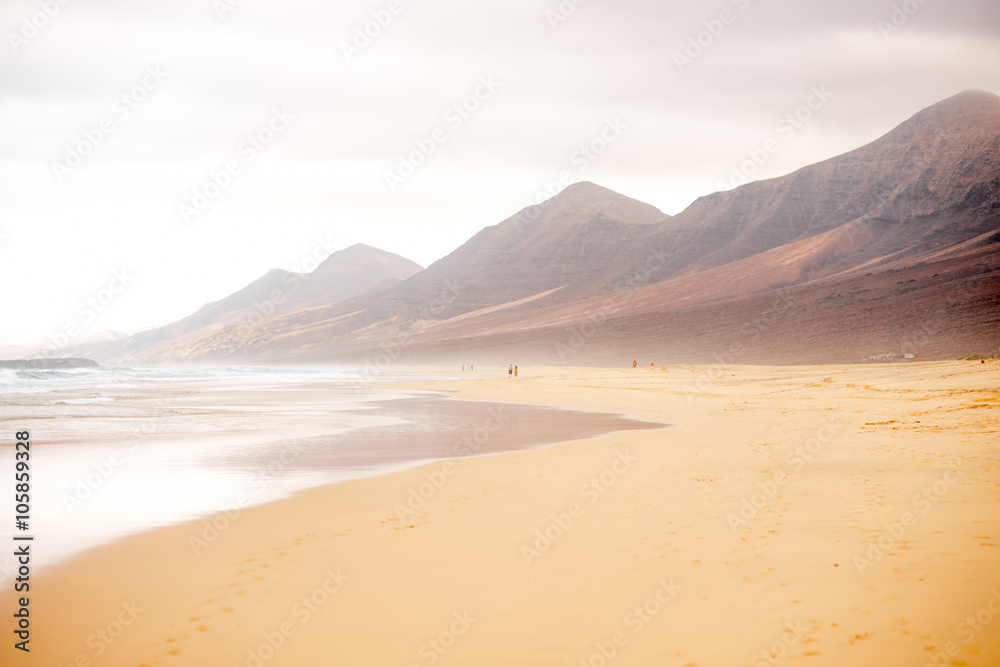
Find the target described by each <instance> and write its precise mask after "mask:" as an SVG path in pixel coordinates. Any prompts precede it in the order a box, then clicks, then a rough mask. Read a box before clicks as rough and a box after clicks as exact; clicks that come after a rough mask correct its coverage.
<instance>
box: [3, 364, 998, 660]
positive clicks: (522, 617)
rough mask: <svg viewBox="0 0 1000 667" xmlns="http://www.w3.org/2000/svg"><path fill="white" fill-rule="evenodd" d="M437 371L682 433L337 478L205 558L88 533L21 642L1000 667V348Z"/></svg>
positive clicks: (69, 649)
mask: <svg viewBox="0 0 1000 667" xmlns="http://www.w3.org/2000/svg"><path fill="white" fill-rule="evenodd" d="M420 387H421V388H432V389H446V390H454V391H457V392H458V396H459V397H461V398H468V399H483V400H494V401H510V402H523V403H539V404H548V405H560V406H567V407H573V408H578V409H584V410H594V411H602V412H622V413H629V414H633V415H636V416H638V417H642V418H645V419H649V420H657V421H663V422H670V423H674V424H677V425H678V427H677V428H671V429H664V430H647V431H631V432H626V433H619V434H616V435H610V436H605V437H600V438H596V439H592V440H586V441H577V442H571V443H566V444H562V445H558V446H555V447H552V448H549V449H545V450H541V451H529V452H518V453H510V454H504V455H502V456H490V457H481V458H468V459H458V460H455V461H452V462H450V463H433V464H429V465H427V466H424V467H422V468H418V469H414V470H410V471H406V472H402V473H395V474H391V475H386V476H382V477H378V478H373V479H367V480H360V481H354V482H346V483H342V484H337V485H333V486H329V487H325V488H320V489H314V490H311V491H307V492H303V493H300V494H298V495H297V496H295V497H293V498H291V499H288V500H285V501H280V502H275V503H272V504H269V505H265V506H261V507H256V508H251V509H249V510H244V511H242V512H240V514H239V515H238V516H235V517H232V518H231V520H230V521H229V524H230V526H229V527H228V529H226V530H224V531H222V532H221V533H220V534H219V535H218V537H216V538H214V539H212V540H211V541H210V543H209V544H208V546H207V548H203V549H201V550H200V551H199V552H198V554H197V555H195V553H194V549H193V548H192V541H191V540H192V537H197V536H202V537H204V535H205V532H204V530H205V527H204V523H203V522H201V521H198V522H192V523H190V524H185V525H180V526H175V527H171V528H166V529H160V530H155V531H151V532H149V533H146V534H142V535H138V536H134V537H131V538H128V539H125V540H122V541H119V542H117V543H114V544H111V545H108V546H106V547H102V548H98V549H95V550H92V551H89V552H87V553H86V554H85V555H84V556H82V557H79V558H77V559H74V560H73V561H71V562H69V563H66V564H64V565H61V566H59V567H56V568H53V569H51V570H49V571H48V572H45V573H43V574H41V575H40V576H39V577H38V578H37V580H35V581H34V582H33V591H32V596H33V597H32V602H31V609H32V613H33V615H34V619H33V626H32V627H33V634H32V641H31V647H32V651H31V653H30V654H29V655H28V656H25V655H24V654H20V653H15V652H14V651H13V650H12V648H11V646H12V644H13V641H12V640H11V635H10V634H9V631H8V630H5V631H4V635H6V636H7V637H8V639H7V640H6V641H5V642H4V646H3V647H2V649H0V662H2V664H4V665H8V664H18V665H20V664H24V665H36V664H37V665H68V664H79V665H87V664H93V665H123V666H124V665H128V666H130V667H136V666H138V665H205V666H212V667H219V666H224V667H229V666H230V665H245V666H248V667H254V666H255V665H257V666H263V665H267V666H268V667H270V666H275V667H277V666H281V665H310V666H311V665H350V666H382V665H385V666H394V667H395V666H399V667H407V666H409V665H419V666H423V665H443V666H448V665H467V666H470V667H471V666H477V667H478V666H492V665H497V666H500V665H505V666H506V665H537V666H539V667H542V666H562V665H565V666H572V667H577V666H578V665H592V666H593V667H601V666H602V665H611V666H618V665H622V666H625V665H663V666H667V665H679V666H693V665H698V666H699V667H705V666H710V665H719V666H730V665H772V664H787V665H799V664H801V665H809V666H813V665H815V666H820V665H830V666H834V665H835V666H837V667H842V666H844V665H880V666H881V665H913V666H914V667H919V666H921V665H925V664H951V665H981V666H987V665H998V664H1000V547H998V545H1000V482H998V479H997V471H998V470H1000V466H998V455H1000V437H998V431H1000V412H998V409H1000V389H998V388H1000V367H998V364H996V363H988V364H979V363H970V362H944V363H932V364H900V365H857V366H812V367H748V366H739V367H732V368H728V367H727V368H726V369H724V371H723V369H721V368H712V367H707V366H684V367H669V368H659V367H657V368H655V369H649V368H640V369H636V370H632V369H627V370H611V369H589V368H587V369H583V368H580V369H565V368H560V369H521V377H520V378H518V379H517V380H509V379H508V378H507V377H506V374H505V373H504V374H503V376H499V372H498V378H497V379H476V380H466V381H462V382H440V383H422V384H421V385H420ZM483 437H485V436H483ZM414 494H415V495H414ZM421 494H423V495H421ZM423 496H426V498H424V497H423ZM421 502H422V504H421ZM413 508H415V509H413ZM411 509H412V513H411ZM3 601H4V602H3V605H2V607H3V611H4V616H5V617H6V618H8V619H10V614H9V613H8V612H9V610H10V609H12V600H11V599H10V594H9V592H7V591H5V593H4V598H3ZM7 625H8V626H10V625H11V621H10V620H8V621H7ZM12 660H13V661H12Z"/></svg>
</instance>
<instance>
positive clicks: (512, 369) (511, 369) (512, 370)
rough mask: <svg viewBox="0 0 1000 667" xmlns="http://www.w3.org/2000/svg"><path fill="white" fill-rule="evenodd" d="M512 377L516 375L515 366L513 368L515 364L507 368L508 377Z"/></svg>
mask: <svg viewBox="0 0 1000 667" xmlns="http://www.w3.org/2000/svg"><path fill="white" fill-rule="evenodd" d="M512 375H514V366H513V364H511V365H510V366H508V367H507V377H511V376H512Z"/></svg>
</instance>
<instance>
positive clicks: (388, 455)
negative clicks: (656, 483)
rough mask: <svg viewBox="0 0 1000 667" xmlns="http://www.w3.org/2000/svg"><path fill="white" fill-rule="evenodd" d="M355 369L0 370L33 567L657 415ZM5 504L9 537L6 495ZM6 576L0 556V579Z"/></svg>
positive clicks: (1, 400)
mask: <svg viewBox="0 0 1000 667" xmlns="http://www.w3.org/2000/svg"><path fill="white" fill-rule="evenodd" d="M361 379H362V378H361V376H360V375H359V374H357V373H352V372H350V371H345V370H336V369H267V368H211V369H128V368H91V369H58V370H44V371H34V370H32V371H14V370H9V369H0V480H3V481H0V492H2V491H3V485H4V484H11V485H12V484H13V474H14V443H15V434H16V432H17V431H23V430H27V431H29V432H30V433H31V441H32V447H31V485H32V488H31V491H32V495H31V505H32V507H31V519H30V523H29V530H28V531H27V532H25V533H19V534H28V535H33V536H34V545H35V546H34V549H33V551H34V558H33V565H34V567H35V568H37V567H39V566H41V567H42V568H44V567H45V566H48V565H51V564H53V563H56V562H59V561H60V560H62V559H65V558H69V557H72V556H73V555H74V554H77V553H80V552H81V551H84V550H86V549H89V548H91V547H94V546H96V545H99V544H102V543H106V542H108V541H111V540H114V539H116V538H119V537H122V536H125V535H129V534H132V533H136V532H140V531H143V530H149V529H153V528H156V527H158V526H165V525H172V524H176V523H180V522H182V521H186V520H190V519H196V518H199V517H211V516H214V515H216V514H217V513H219V512H225V511H229V512H232V511H234V510H237V509H243V508H245V507H249V506H252V505H257V504H261V503H265V502H269V501H273V500H276V499H279V498H283V497H287V496H288V495H290V494H292V493H294V492H296V491H299V490H301V489H306V488H310V487H315V486H320V485H325V484H330V483H335V482H340V481H344V480H348V479H358V478H363V477H370V476H374V475H379V474H384V473H387V472H391V471H395V470H401V469H405V468H408V467H412V466H415V465H419V464H422V463H426V462H428V461H433V460H438V459H444V458H456V457H462V456H470V455H476V456H481V455H490V454H498V453H503V452H506V451H512V450H518V449H530V448H536V447H542V446H546V445H550V444H553V443H555V442H560V441H565V440H571V439H578V438H584V437H593V436H596V435H600V434H603V433H608V432H612V431H616V430H625V429H631V428H660V427H663V426H664V425H662V424H652V423H649V422H642V421H639V420H635V419H631V418H628V417H626V416H621V415H602V414H597V413H581V412H574V411H567V410H562V409H558V408H546V407H539V406H530V405H518V404H497V403H481V402H473V401H459V400H455V399H452V398H449V397H447V396H446V395H443V394H440V393H437V392H420V391H411V390H405V391H404V390H399V389H394V388H393V387H392V386H391V385H390V384H387V382H390V381H392V380H404V379H405V380H415V379H421V380H426V379H439V378H435V377H433V376H421V377H416V376H395V377H385V378H381V379H382V380H383V382H379V383H371V382H364V383H363V382H361ZM440 379H443V378H440ZM10 490H11V491H13V488H11V489H10ZM3 496H7V497H10V494H7V493H3V494H2V496H0V497H3ZM4 505H5V507H4V508H3V511H2V512H0V517H3V518H2V519H0V520H3V521H4V523H5V524H6V526H5V529H4V531H3V533H4V534H8V535H9V534H10V533H13V532H15V527H14V516H13V514H14V511H13V510H14V508H13V502H8V503H5V504H4ZM12 574H13V561H12V559H11V558H10V557H6V558H4V557H0V579H2V580H6V579H8V578H10V577H11V575H12Z"/></svg>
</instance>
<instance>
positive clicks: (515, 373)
mask: <svg viewBox="0 0 1000 667" xmlns="http://www.w3.org/2000/svg"><path fill="white" fill-rule="evenodd" d="M514 377H517V366H514Z"/></svg>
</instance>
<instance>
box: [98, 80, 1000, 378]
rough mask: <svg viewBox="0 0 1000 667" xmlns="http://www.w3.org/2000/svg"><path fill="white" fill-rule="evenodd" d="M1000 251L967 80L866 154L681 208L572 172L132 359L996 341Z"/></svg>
mask: <svg viewBox="0 0 1000 667" xmlns="http://www.w3.org/2000/svg"><path fill="white" fill-rule="evenodd" d="M998 257H1000V100H998V98H997V97H996V96H995V95H992V94H990V93H985V92H982V91H966V92H964V93H961V94H959V95H956V96H954V97H952V98H949V99H947V100H945V101H943V102H941V103H939V104H936V105H934V106H932V107H930V108H928V109H925V110H923V111H921V112H920V113H918V114H916V115H915V116H914V117H912V118H910V119H909V120H907V121H905V122H904V123H902V124H901V125H899V126H898V127H897V128H895V129H894V130H892V131H891V132H889V133H888V134H887V135H885V136H884V137H882V138H880V139H878V140H877V141H874V142H872V143H871V144H868V145H867V146H863V147H861V148H859V149H857V150H854V151H851V152H849V153H846V154H844V155H841V156H838V157H835V158H832V159H830V160H826V161H824V162H821V163H819V164H815V165H811V166H808V167H805V168H803V169H800V170H798V171H796V172H794V173H791V174H788V175H787V176H783V177H780V178H774V179H769V180H765V181H759V182H755V183H750V184H747V185H745V186H742V187H740V188H737V189H735V190H731V191H727V192H719V193H715V194H712V195H708V196H706V197H702V198H700V199H699V200H697V201H696V202H695V203H693V204H692V205H691V206H690V207H689V208H688V209H686V210H685V211H683V212H682V213H680V214H679V215H677V216H675V217H673V218H671V217H668V216H666V215H663V214H662V213H660V212H659V211H657V210H656V209H655V208H653V207H650V206H648V205H645V204H642V203H641V202H637V201H635V200H632V199H629V198H628V197H625V196H623V195H619V194H617V193H614V192H611V191H610V190H607V189H605V188H601V187H600V186H596V185H594V184H591V183H581V184H577V185H574V186H571V187H569V188H567V189H566V190H565V191H563V192H562V193H560V194H559V195H557V196H556V197H553V198H552V199H550V200H549V201H547V202H545V203H543V204H541V205H539V206H536V207H530V208H528V209H525V210H524V211H521V212H520V213H518V214H517V215H515V216H513V217H511V218H509V219H508V220H505V221H504V222H502V223H500V224H498V225H495V226H492V227H487V228H486V229H484V230H483V231H481V232H480V233H479V234H477V235H476V236H474V237H473V238H472V239H470V240H469V241H468V242H466V243H465V244H464V245H463V246H461V247H460V248H459V249H457V250H456V251H455V252H454V253H452V254H450V255H449V256H447V257H445V258H444V259H442V260H440V261H438V262H436V263H435V264H433V265H431V266H430V267H429V268H428V269H426V270H425V271H422V272H420V273H417V274H415V275H413V276H412V277H410V278H408V279H406V280H404V281H402V282H401V283H399V284H398V285H396V286H394V287H391V288H389V289H386V290H384V291H381V292H378V293H370V292H369V293H367V294H363V295H360V296H351V297H348V298H344V299H341V300H337V301H334V302H332V303H330V302H327V303H325V304H319V305H315V306H313V307H309V308H302V309H298V310H294V311H292V310H289V309H286V310H285V311H284V314H282V313H275V316H273V317H271V318H269V319H266V320H264V321H263V322H260V323H259V324H258V325H257V326H256V327H255V328H254V330H253V331H251V332H248V331H246V330H245V327H244V330H240V329H239V328H238V327H233V326H217V327H214V328H211V329H200V330H195V331H192V332H190V333H187V334H186V335H185V336H184V338H183V340H180V341H174V342H173V343H172V344H170V345H164V344H163V343H162V341H160V342H157V343H155V344H152V345H150V344H148V342H143V343H142V344H141V345H139V346H138V347H136V348H133V349H134V350H135V352H134V354H133V355H132V356H131V358H133V359H136V360H148V361H185V362H187V361H195V360H197V361H205V362H213V361H215V362H219V361H223V360H225V361H227V362H228V361H229V360H259V361H281V362H289V361H310V362H323V361H327V362H335V361H346V362H351V363H354V364H357V361H358V359H365V358H369V359H371V358H377V357H379V356H381V357H385V355H386V354H387V352H386V350H391V351H392V355H391V356H392V357H393V358H394V359H395V360H396V361H397V362H402V361H407V360H409V361H413V362H416V361H421V360H444V359H448V360H455V359H457V358H460V359H462V360H469V361H479V362H480V363H487V362H489V361H497V362H500V363H507V362H508V361H509V360H511V359H514V358H517V359H520V360H522V362H524V363H528V362H545V363H553V362H555V363H561V362H565V363H574V362H575V363H582V362H595V363H620V362H621V360H622V359H624V358H626V357H628V358H629V360H630V359H631V358H633V357H637V356H645V357H647V358H648V357H655V358H656V359H658V360H660V361H661V362H676V361H711V360H712V359H715V358H717V357H718V356H719V355H720V354H728V355H730V356H736V357H738V359H737V360H738V361H741V362H751V361H766V362H770V363H773V362H781V361H785V362H805V361H845V360H852V359H859V358H864V357H867V356H871V355H872V354H878V353H881V352H901V351H906V350H904V349H903V348H906V347H907V346H909V347H911V348H914V353H919V354H922V353H928V354H937V355H942V354H958V353H963V354H964V353H968V352H973V351H993V350H998V351H1000V302H998V301H1000V296H998V295H1000V279H998V276H1000V272H998ZM234 296H235V295H234ZM310 303H316V301H311V302H310ZM928 322H931V324H928ZM931 331H933V334H932V333H929V332H931ZM917 332H920V336H916V333H917ZM918 339H919V341H922V342H921V343H920V345H917V344H916V343H915V342H914V341H916V340H918ZM734 346H736V347H738V348H739V353H738V354H735V353H733V352H732V351H731V350H732V349H733V347H734ZM917 347H919V348H920V349H916V348H917ZM970 347H971V348H977V349H969V348H970ZM978 348H982V349H978ZM380 350H382V352H380ZM456 355H460V357H456ZM90 356H93V355H90ZM97 358H101V357H99V356H98V357H97Z"/></svg>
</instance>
